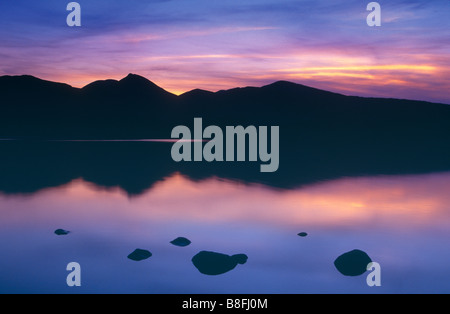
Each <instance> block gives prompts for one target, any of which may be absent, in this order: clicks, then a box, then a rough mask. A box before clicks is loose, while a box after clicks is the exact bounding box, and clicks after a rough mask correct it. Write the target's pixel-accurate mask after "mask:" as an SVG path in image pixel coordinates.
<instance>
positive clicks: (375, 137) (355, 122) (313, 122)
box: [0, 74, 450, 193]
mask: <svg viewBox="0 0 450 314" xmlns="http://www.w3.org/2000/svg"><path fill="white" fill-rule="evenodd" d="M0 97H1V102H0V139H1V138H17V137H20V138H22V137H24V138H28V139H29V138H30V137H31V138H34V139H36V138H38V139H142V138H164V139H166V138H170V135H171V131H172V129H173V128H174V127H175V126H177V125H186V126H188V127H190V128H191V129H192V127H193V118H194V117H201V118H203V124H204V127H206V126H207V125H218V126H220V127H222V128H225V126H227V125H243V126H248V125H255V126H261V125H269V126H270V125H277V126H279V127H280V168H279V169H278V171H277V172H275V173H270V174H267V173H266V174H263V173H260V172H259V170H258V169H259V163H225V162H224V163H206V162H203V163H194V162H192V163H175V162H173V161H172V159H171V158H170V144H167V143H165V144H163V143H161V144H155V143H152V144H149V143H146V144H143V143H114V144H111V143H98V142H96V143H73V142H72V143H59V142H42V141H39V142H33V143H30V142H28V143H20V142H10V141H9V142H5V141H3V142H1V143H0V145H1V146H0V147H1V149H2V154H0V174H1V176H0V192H1V191H3V192H9V193H14V192H30V191H35V190H38V189H40V188H42V187H46V186H55V185H59V184H62V183H66V182H69V181H70V180H72V179H75V178H80V177H82V178H84V179H86V180H88V181H92V182H95V183H97V184H99V185H103V186H121V187H122V188H124V189H125V190H126V191H128V192H130V193H139V192H141V191H143V190H145V189H146V188H148V187H149V186H151V185H152V184H153V183H154V182H155V181H157V180H160V179H162V178H164V177H166V176H168V175H171V174H172V173H173V172H176V171H178V172H181V173H183V174H185V175H188V176H189V177H191V178H194V179H201V178H207V177H210V176H213V175H214V176H218V177H222V178H230V179H238V180H242V181H244V182H260V183H264V184H269V185H272V186H277V187H292V186H298V185H302V184H307V183H311V182H316V181H318V180H327V179H332V178H338V177H342V176H357V175H377V174H416V173H426V172H431V171H449V170H450V106H449V105H445V104H436V103H430V102H423V101H412V100H400V99H382V98H363V97H353V96H344V95H341V94H336V93H331V92H327V91H322V90H319V89H315V88H311V87H307V86H303V85H299V84H294V83H290V82H285V81H279V82H275V83H273V84H270V85H267V86H263V87H244V88H234V89H230V90H223V91H218V92H208V91H203V90H193V91H190V92H187V93H185V94H182V95H180V96H175V95H173V94H171V93H169V92H167V91H165V90H164V89H162V88H160V87H158V86H157V85H156V84H154V83H152V82H151V81H149V80H147V79H146V78H143V77H140V76H138V75H134V74H130V75H128V76H127V77H125V78H124V79H122V80H119V81H117V80H104V81H97V82H93V83H91V84H89V85H87V86H85V87H83V88H81V89H80V88H73V87H70V86H69V85H67V84H60V83H54V82H48V81H44V80H40V79H37V78H34V77H31V76H3V77H0Z"/></svg>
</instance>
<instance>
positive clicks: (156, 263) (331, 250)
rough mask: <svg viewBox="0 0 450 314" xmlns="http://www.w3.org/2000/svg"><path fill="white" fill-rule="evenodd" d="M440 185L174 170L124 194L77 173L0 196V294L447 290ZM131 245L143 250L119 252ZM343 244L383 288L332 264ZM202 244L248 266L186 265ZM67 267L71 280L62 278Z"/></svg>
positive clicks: (439, 178) (444, 194)
mask: <svg viewBox="0 0 450 314" xmlns="http://www.w3.org/2000/svg"><path fill="white" fill-rule="evenodd" d="M449 192H450V173H436V174H428V175H414V176H374V177H360V178H343V179H337V180H331V181H327V182H323V183H317V184H312V185H308V186H304V187H301V188H298V189H275V188H271V187H268V186H264V185H258V184H243V183H239V182H235V181H232V180H221V179H219V178H210V179H206V180H200V181H199V180H195V181H194V180H191V179H190V178H189V177H186V176H183V175H181V174H178V173H174V174H173V175H171V176H168V177H165V178H164V179H163V180H160V181H158V182H157V183H156V184H154V185H153V186H152V187H151V188H150V189H148V190H147V191H145V192H144V193H141V194H139V195H133V196H130V195H128V194H127V193H126V192H124V191H123V190H122V189H120V188H103V187H99V186H96V185H95V184H93V183H89V182H87V181H84V180H82V179H77V180H74V181H71V182H70V183H68V184H64V185H61V186H58V187H49V188H45V189H41V190H39V191H38V192H35V193H29V194H8V195H7V194H1V193H0V252H1V258H0V293H422V292H425V293H436V292H438V293H440V292H443V293H449V292H450V249H449V247H450V246H449V244H450V241H449V239H450V193H449ZM58 228H62V229H66V230H69V231H71V233H70V234H69V235H66V236H57V235H55V234H54V231H55V230H56V229H58ZM299 232H307V233H308V236H307V237H305V238H302V237H299V236H297V234H298V233H299ZM177 237H186V238H188V239H190V240H191V241H192V244H190V245H189V246H187V247H177V246H174V245H172V244H170V241H172V240H173V239H175V238H177ZM136 248H140V249H146V250H149V251H151V252H152V254H153V256H152V257H150V258H149V259H147V260H145V261H141V262H135V261H131V260H129V259H127V256H128V254H130V253H131V252H133V251H134V250H135V249H136ZM353 249H361V250H363V251H365V252H367V254H368V255H369V256H370V257H371V258H372V260H373V261H376V262H378V263H379V264H380V265H381V271H382V272H381V274H382V278H381V283H382V286H381V287H368V286H367V284H366V276H367V274H368V272H367V273H366V274H363V275H362V276H359V277H345V276H343V275H342V274H340V273H339V272H338V271H337V270H336V268H335V267H334V264H333V262H334V260H335V259H336V258H337V257H338V256H339V255H341V254H343V253H345V252H347V251H350V250H353ZM202 250H206V251H214V252H220V253H225V254H229V255H233V254H239V253H244V254H246V255H247V256H248V261H247V263H246V264H244V265H237V267H236V268H235V269H234V270H232V271H230V272H228V273H225V274H222V275H218V276H208V275H203V274H201V273H200V272H199V271H198V270H197V269H196V268H195V267H194V265H193V264H192V262H191V259H192V257H193V256H194V255H195V254H197V253H198V252H200V251H202ZM70 262H78V263H79V264H80V265H81V278H82V279H81V281H82V286H81V287H73V288H69V287H68V286H67V285H66V277H67V275H68V273H69V272H68V271H66V266H67V264H68V263H70Z"/></svg>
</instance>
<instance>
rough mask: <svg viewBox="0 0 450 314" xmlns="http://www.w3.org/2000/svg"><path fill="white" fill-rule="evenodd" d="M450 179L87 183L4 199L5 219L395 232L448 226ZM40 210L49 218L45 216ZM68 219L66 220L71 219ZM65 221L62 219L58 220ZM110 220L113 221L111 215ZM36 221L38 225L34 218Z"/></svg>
mask: <svg viewBox="0 0 450 314" xmlns="http://www.w3.org/2000/svg"><path fill="white" fill-rule="evenodd" d="M449 185H450V175H449V174H440V175H423V176H410V177H378V178H353V179H341V180H337V181H331V182H328V183H322V184H317V185H313V186H309V187H305V188H301V189H297V190H289V191H285V190H273V189H271V188H269V187H265V186H260V185H243V184H237V183H234V182H229V181H223V180H218V179H208V180H205V181H200V182H194V181H191V180H189V179H188V178H185V177H183V176H181V175H174V176H172V177H170V178H167V179H165V180H164V181H161V182H159V183H157V184H156V185H155V186H154V187H153V188H151V189H150V190H148V191H147V192H146V193H144V194H142V195H140V196H133V197H131V198H130V197H128V196H127V195H126V194H125V193H124V192H123V191H122V190H120V189H118V188H117V189H109V190H104V189H100V188H98V187H96V186H94V185H92V184H90V183H87V182H85V181H82V180H76V181H73V182H72V183H70V184H68V185H65V186H62V187H58V188H50V189H47V190H43V191H41V192H38V193H37V194H35V195H33V196H30V197H29V198H26V199H23V198H22V197H20V196H19V197H18V198H16V197H14V196H8V197H6V196H3V197H0V203H1V204H2V208H5V209H7V208H14V211H10V210H3V211H2V212H1V213H0V215H2V216H3V215H7V216H8V219H6V218H5V217H2V219H1V220H2V221H4V222H9V223H11V221H12V219H14V217H16V215H17V217H16V218H17V221H18V222H21V223H22V222H23V219H24V216H23V215H25V217H26V218H25V220H29V219H30V216H31V217H32V216H34V214H35V213H39V215H40V216H39V217H41V218H39V217H36V219H45V220H46V221H48V220H49V219H50V220H51V219H58V217H59V216H61V217H65V219H68V220H71V219H74V217H70V215H73V214H74V213H76V216H77V217H78V219H81V220H82V221H86V222H87V221H90V220H92V219H94V220H97V219H95V217H97V218H99V217H103V218H102V219H106V220H108V219H109V218H111V219H112V220H116V221H121V220H124V221H127V220H130V219H131V220H133V221H141V222H145V221H148V222H155V221H160V222H169V221H190V222H192V223H194V222H195V223H198V224H223V223H233V224H245V225H249V224H256V225H261V224H262V225H267V226H269V225H271V226H273V227H282V228H284V227H287V228H295V227H299V226H304V227H307V226H308V227H333V226H334V227H338V226H358V227H367V228H371V226H372V227H376V225H379V224H381V225H383V226H387V227H388V226H390V225H391V226H392V227H393V228H403V227H405V228H409V227H413V226H414V227H418V226H420V225H424V226H426V227H427V226H430V225H436V224H437V225H440V224H441V223H443V224H447V223H449V219H448V218H450V215H449V214H448V213H447V212H448V204H450V195H449V193H448V186H449ZM43 213H47V214H48V215H46V214H43ZM67 215H69V217H67ZM61 217H60V218H61ZM108 217H109V218H108ZM33 221H34V220H33Z"/></svg>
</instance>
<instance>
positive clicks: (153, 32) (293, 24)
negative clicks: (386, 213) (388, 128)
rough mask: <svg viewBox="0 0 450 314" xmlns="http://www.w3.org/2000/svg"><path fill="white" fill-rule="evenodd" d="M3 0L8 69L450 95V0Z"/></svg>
mask: <svg viewBox="0 0 450 314" xmlns="http://www.w3.org/2000/svg"><path fill="white" fill-rule="evenodd" d="M78 2H79V3H80V5H81V8H82V26H81V27H79V28H70V27H68V26H67V25H66V17H67V14H68V12H67V11H66V5H67V4H68V3H69V1H68V0H67V1H61V0H45V1H29V0H27V1H25V0H15V1H1V2H0V26H1V27H0V75H21V74H29V75H34V76H37V77H40V78H42V79H47V80H53V81H60V82H65V83H68V84H71V85H72V86H75V87H82V86H84V85H86V84H88V83H90V82H92V81H94V80H99V79H107V78H113V79H120V78H123V77H124V76H126V75H127V74H128V73H130V72H131V73H136V74H139V75H142V76H145V77H147V78H148V79H150V80H151V81H153V82H154V83H156V84H158V85H159V86H161V87H163V88H164V89H166V90H168V91H171V92H173V93H176V94H180V93H183V92H186V91H189V90H192V89H194V88H202V89H206V90H211V91H217V90H220V89H228V88H233V87H238V86H248V85H252V86H262V85H265V84H269V83H272V82H274V81H277V80H288V81H292V82H296V83H301V84H305V85H309V86H313V87H317V88H321V89H326V90H331V91H335V92H340V93H344V94H347V95H361V96H380V97H393V98H408V99H418V100H429V101H438V102H445V103H449V104H450V93H449V92H448V91H450V2H449V1H448V0H423V1H422V0H420V1H419V0H411V1H405V0H391V1H378V2H379V3H380V4H381V8H382V26H381V27H369V26H367V24H366V17H367V15H368V13H369V12H368V11H366V6H367V4H368V3H369V2H370V1H361V0H345V1H344V0H335V1H329V0H239V1H237V0H231V1H211V0H151V1H142V0H118V1H111V0H95V1H93V0H89V1H86V0H80V1H78Z"/></svg>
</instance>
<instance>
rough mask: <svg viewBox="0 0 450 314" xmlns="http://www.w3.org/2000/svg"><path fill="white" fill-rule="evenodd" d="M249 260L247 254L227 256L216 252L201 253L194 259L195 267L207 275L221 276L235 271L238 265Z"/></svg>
mask: <svg viewBox="0 0 450 314" xmlns="http://www.w3.org/2000/svg"><path fill="white" fill-rule="evenodd" d="M247 260H248V257H247V255H245V254H236V255H232V256H229V255H226V254H222V253H216V252H208V251H201V252H200V253H198V254H197V255H195V256H194V257H193V258H192V263H193V264H194V266H195V267H196V268H197V269H198V270H199V271H200V272H201V273H202V274H205V275H212V276H214V275H221V274H224V273H227V272H229V271H231V270H233V269H234V268H235V267H236V266H237V265H238V264H241V265H243V264H245V263H246V262H247Z"/></svg>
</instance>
